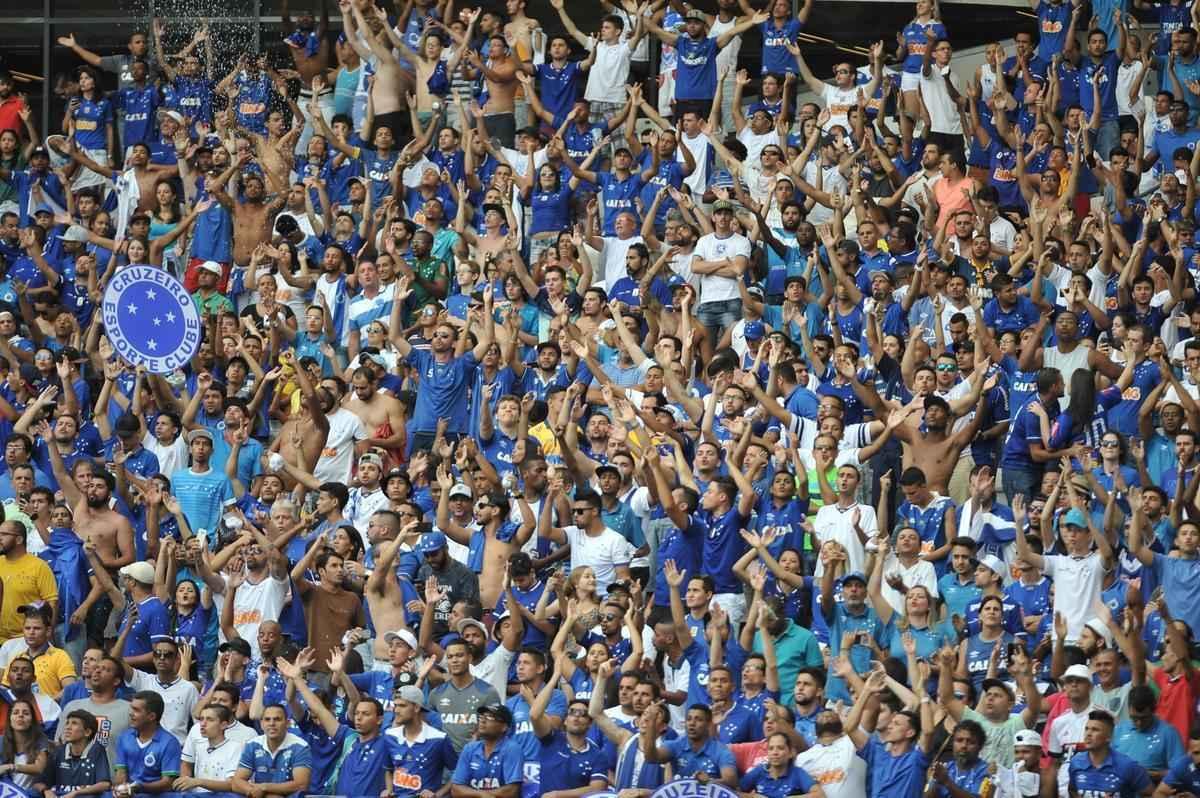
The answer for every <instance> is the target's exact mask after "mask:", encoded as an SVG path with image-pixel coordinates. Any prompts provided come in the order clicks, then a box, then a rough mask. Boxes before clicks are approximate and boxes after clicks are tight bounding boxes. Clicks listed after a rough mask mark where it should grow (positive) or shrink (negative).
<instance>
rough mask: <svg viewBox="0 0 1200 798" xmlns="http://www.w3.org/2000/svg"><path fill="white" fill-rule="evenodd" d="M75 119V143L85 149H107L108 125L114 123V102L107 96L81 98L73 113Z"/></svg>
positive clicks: (72, 116)
mask: <svg viewBox="0 0 1200 798" xmlns="http://www.w3.org/2000/svg"><path fill="white" fill-rule="evenodd" d="M71 118H72V119H74V120H75V143H76V144H78V145H79V148H80V149H83V150H107V149H108V126H109V125H111V124H112V123H113V107H112V103H111V102H109V101H108V100H107V99H105V98H103V97H102V98H100V99H98V100H89V99H87V98H86V97H81V98H79V105H78V106H77V107H76V108H75V110H74V111H73V112H72V113H71Z"/></svg>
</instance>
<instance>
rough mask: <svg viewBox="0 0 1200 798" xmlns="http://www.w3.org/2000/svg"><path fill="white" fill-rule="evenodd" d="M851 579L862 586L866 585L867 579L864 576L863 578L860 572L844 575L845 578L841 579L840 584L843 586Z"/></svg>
mask: <svg viewBox="0 0 1200 798" xmlns="http://www.w3.org/2000/svg"><path fill="white" fill-rule="evenodd" d="M851 579H857V580H858V581H860V582H862V583H863V584H864V585H865V584H866V583H867V578H866V577H865V576H863V572H862V571H851V572H850V573H848V574H846V575H845V576H843V577H842V584H843V585H844V584H846V583H847V582H849V581H850V580H851Z"/></svg>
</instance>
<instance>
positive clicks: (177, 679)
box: [112, 625, 200, 745]
mask: <svg viewBox="0 0 1200 798" xmlns="http://www.w3.org/2000/svg"><path fill="white" fill-rule="evenodd" d="M128 629H129V625H126V627H125V629H123V630H122V631H121V637H124V636H125V635H126V634H127V632H128ZM121 637H119V638H117V642H116V644H114V645H113V648H112V654H113V656H118V653H119V652H120V650H121V649H120V644H121ZM183 649H184V650H183V651H182V652H181V651H180V646H179V644H177V643H176V642H175V639H174V638H172V637H171V636H170V635H161V636H156V637H155V638H154V640H153V648H152V650H151V656H153V657H154V675H153V676H151V675H150V674H148V673H146V672H145V671H142V670H138V669H137V668H134V667H133V666H131V665H130V664H129V662H128V661H124V666H125V680H126V681H127V682H128V683H129V685H130V686H131V687H133V689H134V690H148V691H150V692H153V693H155V694H156V695H158V696H160V697H161V699H162V702H163V708H162V709H161V710H160V711H159V713H158V716H159V722H160V723H161V724H162V727H163V728H164V729H165V730H166V731H167V732H169V733H170V734H172V735H174V736H175V739H176V740H178V741H179V743H180V745H182V744H183V741H184V740H186V739H187V733H188V726H189V725H190V724H191V721H192V710H193V709H194V708H195V706H196V704H197V703H198V702H199V701H200V694H199V692H197V690H196V686H195V685H194V684H192V683H191V682H190V681H188V680H187V676H188V674H187V673H186V671H184V670H183V668H182V665H183V664H186V665H187V666H188V667H189V668H190V666H191V662H192V651H191V647H190V646H184V647H183ZM181 653H182V656H181Z"/></svg>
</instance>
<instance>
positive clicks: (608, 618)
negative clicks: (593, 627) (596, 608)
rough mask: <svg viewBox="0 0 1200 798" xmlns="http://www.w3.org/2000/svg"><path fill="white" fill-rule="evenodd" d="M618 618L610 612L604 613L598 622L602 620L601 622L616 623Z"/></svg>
mask: <svg viewBox="0 0 1200 798" xmlns="http://www.w3.org/2000/svg"><path fill="white" fill-rule="evenodd" d="M620 618H621V616H620V615H615V614H613V613H611V612H609V613H605V614H604V615H601V616H600V620H602V621H616V620H619V619H620Z"/></svg>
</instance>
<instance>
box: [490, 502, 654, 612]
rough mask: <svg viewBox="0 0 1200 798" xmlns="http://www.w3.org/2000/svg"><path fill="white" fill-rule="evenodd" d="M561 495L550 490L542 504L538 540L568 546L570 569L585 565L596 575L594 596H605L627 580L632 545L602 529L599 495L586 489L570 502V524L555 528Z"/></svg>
mask: <svg viewBox="0 0 1200 798" xmlns="http://www.w3.org/2000/svg"><path fill="white" fill-rule="evenodd" d="M561 496H562V493H561V491H559V490H558V489H557V488H551V489H550V492H549V494H548V495H547V501H545V502H543V503H542V512H541V517H540V518H539V521H538V537H539V538H544V539H546V540H550V541H552V542H554V543H557V544H559V545H562V544H564V543H570V544H571V570H572V571H574V570H575V569H576V568H580V567H582V566H584V565H586V566H589V567H590V568H591V569H592V571H593V572H594V573H595V575H596V593H597V595H605V593H607V591H608V586H609V585H610V584H612V583H613V582H615V581H616V580H618V579H629V578H630V576H629V563H630V561H631V560H632V559H633V545H632V544H631V543H630V542H629V541H627V540H626V539H625V538H624V537H623V536H622V535H621V533H620V532H617V531H615V530H613V529H610V528H609V527H607V526H605V524H604V521H603V520H602V519H601V517H600V512H601V502H600V496H599V495H598V494H596V493H594V492H592V491H590V490H589V491H579V492H578V493H577V494H576V496H575V498H574V500H572V501H571V521H572V523H571V524H568V525H567V526H562V527H559V526H555V525H554V523H553V519H554V511H555V504H556V503H557V502H558V500H559V498H560V497H561ZM485 605H486V602H485Z"/></svg>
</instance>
